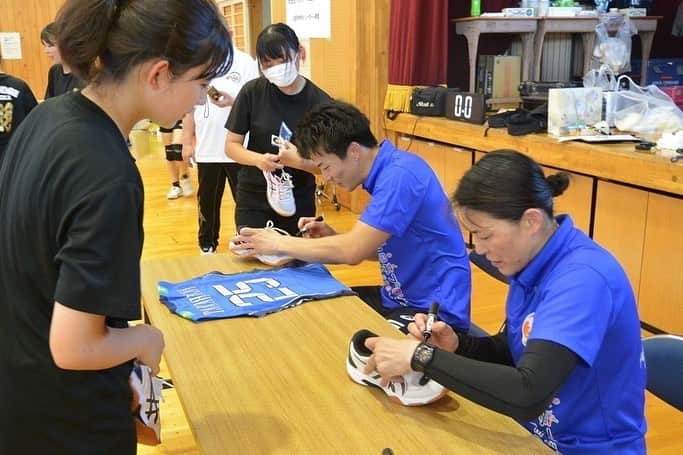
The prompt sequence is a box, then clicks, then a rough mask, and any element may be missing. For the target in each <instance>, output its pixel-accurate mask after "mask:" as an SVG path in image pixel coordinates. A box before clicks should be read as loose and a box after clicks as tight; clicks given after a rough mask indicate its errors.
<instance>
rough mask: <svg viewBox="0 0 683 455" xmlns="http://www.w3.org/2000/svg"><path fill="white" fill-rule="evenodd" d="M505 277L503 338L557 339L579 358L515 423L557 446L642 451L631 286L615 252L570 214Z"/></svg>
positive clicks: (639, 354) (639, 356)
mask: <svg viewBox="0 0 683 455" xmlns="http://www.w3.org/2000/svg"><path fill="white" fill-rule="evenodd" d="M557 221H558V223H559V228H558V229H557V231H556V232H555V233H554V234H553V236H552V237H551V238H550V239H549V240H548V242H547V243H546V245H545V246H544V247H543V249H542V250H541V251H540V252H539V253H538V254H537V255H536V257H534V259H533V260H532V261H531V262H530V263H529V265H527V266H526V267H525V268H524V270H522V271H521V272H520V273H518V274H517V275H515V276H513V277H512V278H511V280H510V290H509V293H508V298H507V305H506V316H507V327H508V342H509V345H510V350H511V352H512V357H513V359H514V361H515V363H517V362H518V361H519V358H520V357H521V355H522V353H523V351H524V347H525V346H526V344H527V343H528V341H529V340H534V339H539V340H547V341H552V342H554V343H558V344H561V345H562V346H565V347H566V348H568V349H570V350H571V351H573V352H574V353H575V354H576V355H577V357H578V359H579V361H578V363H577V366H576V368H575V369H574V371H573V372H572V373H571V374H570V376H569V378H568V379H567V381H566V382H565V383H564V384H563V385H562V387H560V389H559V390H558V391H557V393H556V394H555V397H554V398H553V400H552V402H551V403H550V405H549V406H548V408H547V409H546V410H545V411H544V412H543V414H541V415H540V416H538V418H537V419H536V420H534V421H531V422H523V423H522V424H523V425H524V426H525V427H526V428H527V429H529V431H531V432H532V433H533V434H535V435H536V436H538V437H540V438H541V439H542V440H543V441H544V442H545V443H546V444H547V445H548V446H550V447H551V448H554V449H556V450H558V451H559V452H561V453H563V454H572V453H576V454H604V453H619V454H643V453H645V442H644V434H645V430H646V423H645V418H644V414H643V413H644V408H643V407H644V399H645V382H646V369H645V360H644V356H643V346H642V343H641V339H640V322H639V319H638V312H637V309H636V303H635V298H634V295H633V290H632V288H631V285H630V283H629V281H628V277H627V276H626V273H625V272H624V270H623V269H622V267H621V266H620V265H619V263H618V262H617V261H616V260H615V259H614V257H613V256H612V255H611V254H610V253H608V252H607V251H606V250H604V249H603V248H602V247H600V246H599V245H597V244H596V243H595V242H594V241H593V240H591V239H590V238H588V237H587V236H586V235H585V234H584V233H582V232H581V231H579V230H577V229H575V228H574V224H573V222H572V220H571V218H570V217H569V216H566V215H564V216H559V217H557Z"/></svg>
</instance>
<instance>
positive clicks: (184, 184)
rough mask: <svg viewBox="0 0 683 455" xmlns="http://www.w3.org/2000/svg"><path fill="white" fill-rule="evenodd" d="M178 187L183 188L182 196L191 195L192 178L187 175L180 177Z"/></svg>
mask: <svg viewBox="0 0 683 455" xmlns="http://www.w3.org/2000/svg"><path fill="white" fill-rule="evenodd" d="M180 187H181V188H182V189H183V196H184V197H188V196H192V193H193V192H194V190H193V189H192V180H190V178H189V177H187V178H184V179H180Z"/></svg>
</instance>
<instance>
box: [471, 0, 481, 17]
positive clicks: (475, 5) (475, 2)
mask: <svg viewBox="0 0 683 455" xmlns="http://www.w3.org/2000/svg"><path fill="white" fill-rule="evenodd" d="M470 16H472V17H475V16H481V0H472V7H471V8H470Z"/></svg>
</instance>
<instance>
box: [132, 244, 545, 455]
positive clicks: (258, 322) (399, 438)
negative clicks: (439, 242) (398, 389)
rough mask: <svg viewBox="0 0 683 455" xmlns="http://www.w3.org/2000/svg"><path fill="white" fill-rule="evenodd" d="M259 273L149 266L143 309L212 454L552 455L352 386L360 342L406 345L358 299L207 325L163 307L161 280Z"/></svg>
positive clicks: (475, 414)
mask: <svg viewBox="0 0 683 455" xmlns="http://www.w3.org/2000/svg"><path fill="white" fill-rule="evenodd" d="M252 268H254V263H250V262H247V263H243V262H241V261H240V260H239V259H237V258H235V257H234V256H232V255H229V254H228V255H215V256H195V257H186V258H171V259H160V260H154V261H147V262H143V264H142V296H143V303H144V308H145V311H146V313H147V316H148V317H149V320H150V321H151V323H152V324H154V325H155V326H156V327H158V328H160V329H161V330H162V331H163V332H164V336H165V340H166V350H165V354H164V356H165V359H166V362H167V363H168V366H169V369H170V371H171V375H172V376H173V381H174V383H175V385H176V388H177V391H178V395H179V397H180V400H181V403H182V406H183V409H184V411H185V414H186V416H187V419H188V421H189V423H190V427H191V429H192V432H193V434H194V436H195V439H196V441H197V445H198V446H199V448H200V449H201V451H202V452H203V453H205V454H224V453H263V454H266V453H268V454H270V453H283V454H294V453H296V454H302V453H316V454H318V453H349V454H350V453H353V454H356V453H370V454H377V455H379V454H381V452H382V449H383V448H386V447H389V448H392V449H393V450H394V451H395V453H396V454H397V455H399V454H409V453H445V452H448V453H477V454H487V453H505V454H515V453H517V454H532V453H550V452H549V450H548V449H547V448H546V447H545V446H544V445H543V444H542V443H541V442H540V441H539V440H537V439H536V438H535V437H533V436H532V435H531V434H530V433H528V432H527V431H526V430H525V429H523V428H522V427H521V426H520V425H518V424H517V423H516V422H514V421H513V420H511V419H509V418H507V417H504V416H502V415H500V414H496V413H494V412H492V411H489V410H487V409H485V408H483V407H480V406H478V405H476V404H474V403H472V402H469V401H468V400H466V399H463V398H461V397H459V396H456V395H454V394H450V395H449V396H448V397H447V398H445V399H443V400H441V401H439V402H437V403H434V404H432V405H430V406H426V407H416V408H408V407H404V406H401V405H399V404H396V403H394V402H392V401H390V400H389V399H388V397H387V396H386V395H385V394H384V393H383V392H382V391H380V390H377V389H373V388H368V387H363V386H361V385H359V384H356V383H355V382H352V381H351V380H350V379H349V378H348V376H347V374H346V367H345V360H346V356H347V353H348V342H349V340H350V338H351V336H352V335H353V334H354V333H355V332H356V331H357V330H358V329H360V328H368V329H370V330H372V331H374V332H376V333H378V334H382V335H395V336H398V335H399V333H398V332H397V331H396V329H394V328H393V327H391V326H390V325H389V324H388V323H387V322H386V321H385V320H383V319H382V318H381V317H380V316H379V315H377V314H376V313H375V312H374V311H372V310H371V309H370V308H369V307H368V306H366V305H365V304H363V303H362V302H361V301H360V300H359V299H358V298H356V297H343V298H337V299H330V300H324V301H316V302H308V303H306V304H303V305H301V306H298V307H295V308H291V309H288V310H285V311H282V312H280V313H275V314H271V315H268V316H265V317H263V318H258V319H257V318H235V319H223V320H215V321H207V322H201V323H193V322H191V321H188V320H185V319H182V318H180V317H178V316H176V315H174V314H172V313H170V312H169V310H168V309H167V308H166V307H165V306H164V305H162V304H161V303H160V302H159V300H158V292H157V282H158V281H159V280H168V281H182V280H185V279H189V278H192V277H196V276H199V275H201V274H204V273H207V272H209V271H213V270H220V271H223V272H235V271H240V270H250V269H252Z"/></svg>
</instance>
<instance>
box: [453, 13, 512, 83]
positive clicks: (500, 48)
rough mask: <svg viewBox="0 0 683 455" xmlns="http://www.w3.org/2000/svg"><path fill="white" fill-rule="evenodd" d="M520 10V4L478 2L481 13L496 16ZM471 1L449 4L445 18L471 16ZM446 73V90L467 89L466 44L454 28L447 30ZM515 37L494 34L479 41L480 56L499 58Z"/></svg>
mask: <svg viewBox="0 0 683 455" xmlns="http://www.w3.org/2000/svg"><path fill="white" fill-rule="evenodd" d="M516 6H519V0H481V11H482V12H492V13H493V12H499V11H501V10H502V9H503V8H514V7H516ZM470 7H471V2H470V0H449V2H448V17H449V20H450V19H458V18H461V17H468V16H469V15H470ZM448 33H449V37H448V73H447V81H448V86H449V87H459V88H461V89H465V90H467V89H468V88H469V84H470V82H469V80H470V79H469V74H470V72H469V71H470V65H469V60H468V56H467V41H466V40H465V37H464V36H462V35H456V34H455V25H451V26H450V27H449V28H448ZM514 37H515V35H506V34H494V35H486V34H484V35H481V36H480V37H479V55H482V54H484V55H496V54H502V53H503V52H505V50H506V49H508V48H509V47H510V43H512V40H513V39H514Z"/></svg>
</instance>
